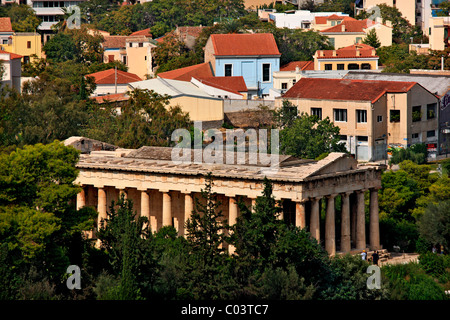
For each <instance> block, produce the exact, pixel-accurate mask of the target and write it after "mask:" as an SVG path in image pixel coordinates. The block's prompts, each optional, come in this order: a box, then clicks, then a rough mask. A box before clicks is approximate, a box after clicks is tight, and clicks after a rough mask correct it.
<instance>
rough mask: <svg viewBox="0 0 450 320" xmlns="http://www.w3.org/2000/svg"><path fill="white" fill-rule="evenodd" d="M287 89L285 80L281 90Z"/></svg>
mask: <svg viewBox="0 0 450 320" xmlns="http://www.w3.org/2000/svg"><path fill="white" fill-rule="evenodd" d="M286 89H287V82H283V83H282V84H281V90H286Z"/></svg>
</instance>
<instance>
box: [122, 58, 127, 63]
mask: <svg viewBox="0 0 450 320" xmlns="http://www.w3.org/2000/svg"><path fill="white" fill-rule="evenodd" d="M122 62H123V64H124V65H126V64H127V56H123V57H122Z"/></svg>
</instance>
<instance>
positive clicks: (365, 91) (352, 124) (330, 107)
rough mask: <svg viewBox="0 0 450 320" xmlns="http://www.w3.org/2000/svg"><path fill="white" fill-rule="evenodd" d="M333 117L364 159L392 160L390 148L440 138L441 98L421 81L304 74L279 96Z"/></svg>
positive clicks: (350, 147)
mask: <svg viewBox="0 0 450 320" xmlns="http://www.w3.org/2000/svg"><path fill="white" fill-rule="evenodd" d="M284 99H286V100H289V101H290V102H292V103H293V104H294V105H296V106H297V108H298V112H299V113H301V112H304V113H307V114H314V115H317V116H318V117H319V118H320V119H325V118H327V117H328V118H329V119H330V120H331V121H333V122H334V124H335V125H336V126H338V127H339V128H340V134H341V141H342V142H343V143H345V144H346V146H347V149H348V150H349V151H350V153H352V154H355V156H356V158H357V159H358V160H360V161H376V160H382V159H386V151H387V147H403V148H404V147H407V146H410V145H411V144H415V143H433V142H434V143H437V142H438V132H437V131H438V106H439V98H438V97H437V96H435V95H434V94H433V93H431V92H429V91H428V90H426V89H425V88H424V87H422V86H421V85H420V84H418V83H416V82H400V81H374V80H349V79H312V78H302V79H301V80H300V81H298V82H297V83H296V84H295V86H293V87H292V88H291V89H290V90H289V91H287V92H286V94H285V95H283V96H282V97H281V98H277V99H276V102H275V105H276V107H280V106H281V103H282V101H283V100H284Z"/></svg>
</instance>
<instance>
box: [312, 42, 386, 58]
mask: <svg viewBox="0 0 450 320" xmlns="http://www.w3.org/2000/svg"><path fill="white" fill-rule="evenodd" d="M357 51H359V55H356V52H357ZM333 52H335V54H336V55H335V56H334V55H333ZM321 54H323V56H322V55H321ZM315 56H316V57H317V59H338V58H340V59H343V58H355V59H358V58H359V59H361V58H378V56H377V54H376V51H375V48H373V47H371V46H369V45H367V44H364V43H359V44H354V45H351V46H348V47H344V48H341V49H338V50H318V51H316V53H315Z"/></svg>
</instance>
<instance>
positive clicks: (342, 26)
mask: <svg viewBox="0 0 450 320" xmlns="http://www.w3.org/2000/svg"><path fill="white" fill-rule="evenodd" d="M341 30H342V32H345V24H343V23H341Z"/></svg>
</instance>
